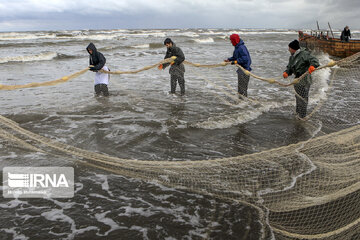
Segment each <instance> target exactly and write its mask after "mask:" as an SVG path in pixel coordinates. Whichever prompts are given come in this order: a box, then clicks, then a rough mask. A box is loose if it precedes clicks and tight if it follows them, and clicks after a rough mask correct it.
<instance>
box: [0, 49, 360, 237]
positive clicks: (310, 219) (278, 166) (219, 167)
mask: <svg viewBox="0 0 360 240" xmlns="http://www.w3.org/2000/svg"><path fill="white" fill-rule="evenodd" d="M359 57H360V54H356V55H353V56H351V57H349V58H346V59H343V60H341V61H338V62H331V63H329V64H328V65H325V66H323V67H321V68H319V70H317V71H315V72H314V73H313V75H314V78H315V77H316V74H318V72H320V71H325V70H326V71H329V72H331V75H330V77H329V79H328V80H327V85H326V86H327V87H326V88H318V90H317V91H318V92H317V93H314V94H322V95H323V97H322V98H321V99H320V100H319V101H318V102H315V103H311V104H310V106H309V108H310V109H309V111H308V115H307V118H306V119H311V120H312V121H316V120H317V119H319V120H320V119H321V122H322V128H321V129H322V130H321V132H320V133H319V134H318V136H317V137H315V138H312V139H309V140H307V141H303V142H299V143H296V144H292V145H288V146H283V147H279V148H275V149H270V150H266V151H262V152H259V153H253V154H248V155H243V156H237V157H228V158H222V159H212V160H201V161H200V160H199V161H145V160H130V159H121V158H118V157H112V156H109V155H106V154H101V153H95V152H91V151H87V150H84V149H80V148H77V147H74V146H70V145H67V144H65V143H61V142H58V141H55V140H53V139H50V138H46V137H43V136H40V135H38V134H36V133H33V132H31V131H28V130H26V129H24V128H22V127H21V126H19V125H18V124H17V123H16V122H14V121H12V120H10V119H8V118H5V117H3V116H0V126H1V129H0V137H1V138H3V139H4V140H5V141H7V142H8V143H11V144H13V145H17V146H21V147H22V148H26V149H28V150H31V151H40V152H56V153H61V154H66V155H70V156H73V157H76V158H78V159H79V160H80V161H83V162H84V163H85V164H88V165H90V166H93V167H96V168H100V169H105V170H107V171H110V172H114V173H117V174H120V175H123V176H127V177H132V178H138V179H142V180H145V181H152V182H153V181H156V182H159V183H161V184H164V185H166V186H171V187H175V188H180V189H184V190H187V191H192V192H196V193H200V194H204V195H210V196H213V197H216V198H220V199H223V200H227V201H235V202H238V203H241V204H245V205H247V206H251V207H253V208H254V209H256V210H257V211H258V214H259V221H260V222H261V223H262V225H263V226H264V229H263V231H262V239H271V238H273V237H275V238H276V239H339V240H340V239H359V238H360V174H359V172H360V125H359V122H360V114H359V112H360V111H359V96H360V94H359V93H360V83H359V79H360V67H359V66H360V61H359ZM187 64H188V68H190V67H194V68H196V67H222V66H225V65H227V64H218V65H217V64H215V65H203V66H200V65H198V66H197V65H196V64H191V63H187ZM156 65H157V64H155V65H153V66H152V67H151V68H153V67H156ZM238 67H239V68H240V66H238ZM330 68H331V69H330ZM113 73H114V74H122V73H124V72H122V73H121V72H120V71H119V72H113ZM127 73H129V72H127ZM245 73H246V74H249V72H246V71H245ZM306 75H307V73H306V74H305V75H304V76H302V77H300V79H301V78H303V77H306ZM251 78H254V79H258V80H261V81H265V82H267V83H269V84H278V85H280V86H283V87H290V88H293V85H294V84H295V83H297V82H298V81H299V79H295V80H294V81H293V82H292V83H290V84H289V83H283V82H282V81H281V80H280V78H278V79H276V78H261V77H258V76H256V75H253V74H252V75H251ZM204 80H206V81H209V83H211V80H210V79H204ZM214 86H215V85H214ZM0 87H1V86H0ZM221 89H222V90H223V88H221ZM294 95H295V93H294ZM228 96H233V95H231V94H230V95H228ZM236 100H237V101H238V100H239V98H236ZM234 101H235V99H234ZM245 101H251V99H250V98H249V99H245ZM348 109H352V110H351V111H348ZM339 112H341V113H342V118H341V119H340V118H339V117H336V116H339V114H337V113H339ZM335 113H336V114H335ZM344 115H345V116H344ZM344 119H346V120H344Z"/></svg>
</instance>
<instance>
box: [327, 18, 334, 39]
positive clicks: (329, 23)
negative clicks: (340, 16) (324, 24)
mask: <svg viewBox="0 0 360 240" xmlns="http://www.w3.org/2000/svg"><path fill="white" fill-rule="evenodd" d="M328 25H329V28H330V32H331V35H332V37H333V38H335V37H334V33H333V31H332V29H331V26H330V23H329V22H328Z"/></svg>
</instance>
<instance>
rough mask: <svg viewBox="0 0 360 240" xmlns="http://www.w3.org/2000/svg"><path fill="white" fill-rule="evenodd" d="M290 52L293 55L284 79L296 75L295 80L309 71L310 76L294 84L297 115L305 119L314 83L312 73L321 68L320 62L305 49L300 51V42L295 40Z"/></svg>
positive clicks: (290, 44) (291, 44) (290, 45)
mask: <svg viewBox="0 0 360 240" xmlns="http://www.w3.org/2000/svg"><path fill="white" fill-rule="evenodd" d="M289 52H290V54H291V56H290V58H289V63H288V65H287V67H286V70H285V72H284V73H283V77H284V78H287V77H288V76H290V75H292V74H294V75H295V78H298V77H300V76H301V75H303V74H304V73H305V72H306V71H309V73H310V74H309V75H307V76H306V77H304V78H303V79H301V80H300V82H298V83H296V84H294V88H295V92H296V95H295V98H296V113H297V115H298V117H300V118H304V117H305V116H306V109H307V104H308V101H309V90H310V85H311V83H312V78H311V73H312V72H313V71H314V70H315V68H317V67H319V66H320V64H319V60H318V59H317V58H316V57H314V56H313V55H311V54H310V52H309V51H307V50H306V49H304V48H301V49H300V44H299V41H298V40H294V41H292V42H290V43H289Z"/></svg>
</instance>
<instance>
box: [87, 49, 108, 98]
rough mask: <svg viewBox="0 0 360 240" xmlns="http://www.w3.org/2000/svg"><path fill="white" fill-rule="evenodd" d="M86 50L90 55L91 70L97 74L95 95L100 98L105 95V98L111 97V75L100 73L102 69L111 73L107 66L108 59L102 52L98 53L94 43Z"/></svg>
mask: <svg viewBox="0 0 360 240" xmlns="http://www.w3.org/2000/svg"><path fill="white" fill-rule="evenodd" d="M86 50H87V51H88V53H89V54H90V61H89V63H90V64H89V65H90V67H89V70H90V71H93V72H96V74H95V83H94V85H95V86H94V88H95V94H96V95H97V96H98V95H100V94H101V93H103V94H104V96H109V90H108V84H109V74H106V73H102V72H99V70H101V69H103V70H106V71H109V68H108V67H106V66H105V63H106V59H105V57H104V55H103V54H102V53H101V52H99V51H97V49H96V47H95V45H94V44H93V43H90V44H89V46H87V48H86Z"/></svg>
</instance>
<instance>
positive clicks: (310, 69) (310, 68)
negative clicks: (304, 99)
mask: <svg viewBox="0 0 360 240" xmlns="http://www.w3.org/2000/svg"><path fill="white" fill-rule="evenodd" d="M308 71H309V73H310V74H311V73H312V72H313V71H315V67H314V66H310V67H309V70H308Z"/></svg>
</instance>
